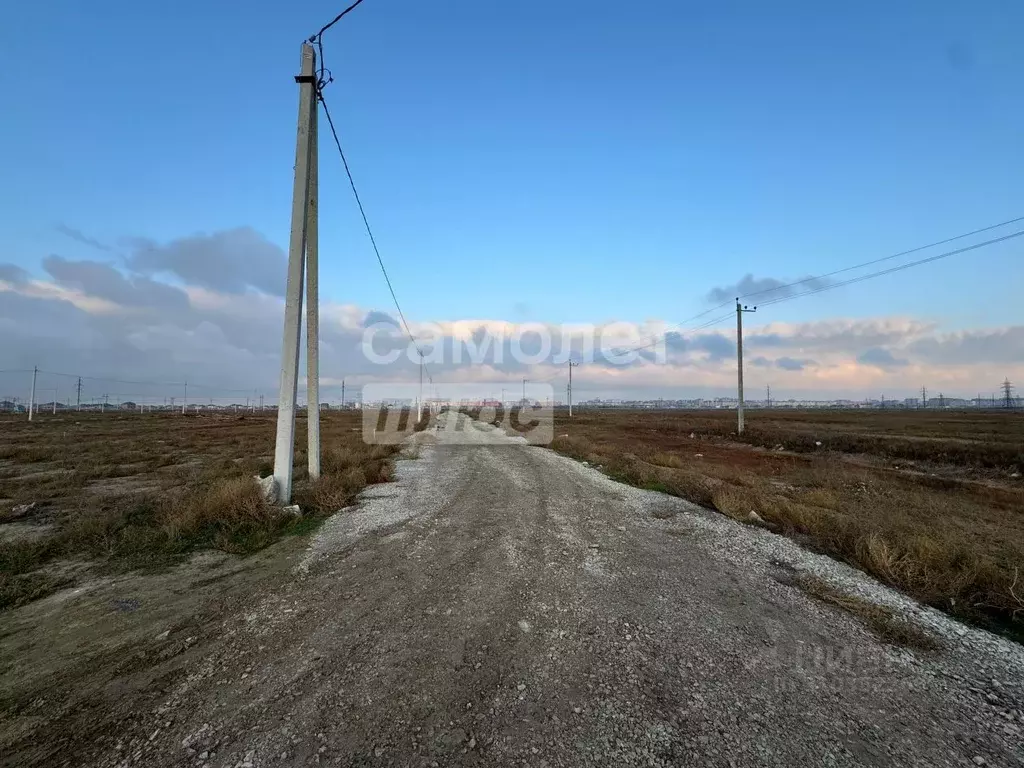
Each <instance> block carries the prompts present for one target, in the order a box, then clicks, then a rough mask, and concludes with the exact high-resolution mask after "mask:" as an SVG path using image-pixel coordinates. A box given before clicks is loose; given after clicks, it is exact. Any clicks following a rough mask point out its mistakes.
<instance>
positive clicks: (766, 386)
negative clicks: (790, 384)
mask: <svg viewBox="0 0 1024 768" xmlns="http://www.w3.org/2000/svg"><path fill="white" fill-rule="evenodd" d="M765 389H766V390H767V391H768V400H767V403H766V406H765V407H767V408H771V407H772V385H771V384H765Z"/></svg>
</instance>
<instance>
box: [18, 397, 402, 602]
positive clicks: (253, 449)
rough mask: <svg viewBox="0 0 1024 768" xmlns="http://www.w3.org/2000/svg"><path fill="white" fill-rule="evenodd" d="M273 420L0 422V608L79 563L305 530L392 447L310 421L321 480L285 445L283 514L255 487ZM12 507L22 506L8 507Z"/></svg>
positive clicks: (90, 417)
mask: <svg viewBox="0 0 1024 768" xmlns="http://www.w3.org/2000/svg"><path fill="white" fill-rule="evenodd" d="M276 422H277V416H276V414H270V413H267V414H259V413H257V414H238V415H235V414H203V415H198V416H197V415H192V414H190V415H188V416H182V415H180V414H162V413H161V414H136V413H132V414H103V415H100V414H63V415H59V416H51V417H47V416H46V415H40V417H39V418H38V419H36V420H34V421H33V422H31V423H29V422H28V421H27V420H26V419H25V418H24V417H10V416H8V417H0V430H2V435H3V437H2V440H0V609H3V608H7V607H14V606H17V605H21V604H23V603H25V602H29V601H31V600H34V599H37V598H39V597H42V596H45V595H46V594H49V593H50V592H52V591H53V590H55V589H58V588H60V587H63V586H65V585H67V584H69V583H72V582H74V580H75V579H76V574H79V573H81V571H82V566H83V565H85V564H90V563H91V564H96V563H102V564H103V565H104V566H106V567H112V568H118V569H124V568H138V567H154V566H163V565H168V564H172V563H174V562H177V561H180V560H181V559H183V558H185V557H187V556H188V555H189V554H190V553H192V552H193V551H195V550H198V549H211V548H212V549H220V550H223V551H225V552H230V553H235V554H239V555H245V554H249V553H251V552H254V551H257V550H259V549H262V548H263V547H266V546H267V545H268V544H270V543H272V542H273V541H275V540H276V539H278V538H280V537H281V536H284V535H288V534H290V533H301V532H306V531H309V530H310V529H311V528H313V527H315V526H316V525H317V523H318V522H319V521H320V520H322V519H323V518H324V517H325V516H327V515H329V514H331V513H333V512H335V511H337V510H338V509H341V508H342V507H344V506H346V505H348V504H350V503H351V502H352V501H353V499H354V498H355V496H356V494H358V493H359V491H360V490H362V489H363V488H364V487H365V486H366V485H368V484H372V483H379V482H384V481H386V480H388V479H390V477H391V472H392V458H393V456H394V454H395V453H397V452H398V450H399V446H389V445H367V444H365V443H364V442H363V439H362V430H361V416H360V414H359V412H358V411H342V412H337V411H331V412H324V413H322V414H321V445H322V453H321V465H322V474H321V477H320V479H319V480H317V481H316V482H310V480H309V478H308V475H307V472H306V464H307V461H306V446H305V443H306V437H305V431H304V430H303V429H302V428H301V424H302V419H301V418H300V419H299V426H300V429H299V430H297V431H298V432H299V434H298V435H297V440H296V452H295V470H294V474H293V478H294V479H293V483H294V488H293V502H294V503H296V504H298V505H299V506H300V508H301V510H302V515H301V516H295V515H293V514H290V513H288V512H284V511H282V510H281V509H280V508H277V507H274V506H271V505H270V504H268V503H267V502H266V501H265V500H264V498H263V496H262V494H261V492H260V489H259V486H258V485H257V483H256V481H255V479H254V478H255V476H256V475H263V476H266V475H268V474H270V472H271V470H272V468H273V456H272V451H273V446H274V434H275V427H276ZM22 505H32V506H31V509H29V510H27V511H20V512H19V513H18V514H15V513H14V510H15V509H16V508H19V507H21V506H22Z"/></svg>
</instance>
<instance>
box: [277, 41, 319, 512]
mask: <svg viewBox="0 0 1024 768" xmlns="http://www.w3.org/2000/svg"><path fill="white" fill-rule="evenodd" d="M315 73H316V52H315V51H314V50H313V46H312V45H310V44H309V43H303V44H302V64H301V71H300V74H299V75H297V76H296V77H295V82H296V83H298V85H299V112H298V122H297V128H296V134H295V175H294V178H293V180H292V215H291V234H290V236H289V239H288V281H287V284H286V288H285V308H284V336H283V339H282V342H281V380H280V387H279V388H278V398H277V437H276V441H275V446H274V480H275V481H276V482H277V489H278V501H279V502H282V503H284V504H287V503H289V502H290V501H291V497H292V466H293V462H294V459H295V454H294V451H295V400H296V395H297V394H298V384H299V379H298V370H299V338H300V336H301V333H302V287H303V285H302V283H303V277H304V275H305V267H306V245H307V236H308V232H307V230H308V227H309V200H310V185H311V175H310V162H311V160H312V147H313V141H312V132H313V131H314V130H316V122H315V117H314V115H315V114H316V74H315ZM313 220H314V222H315V221H316V218H315V217H314V218H313ZM315 279H316V276H315V275H314V276H313V280H315ZM317 309H318V308H317V307H315V306H311V305H309V304H307V307H306V310H307V312H309V313H314V312H316V311H317ZM309 343H310V348H317V349H318V348H319V345H318V344H314V343H313V342H309ZM306 410H307V412H308V411H309V409H308V408H307V409H306ZM314 454H315V455H316V456H318V457H319V455H320V447H319V445H318V446H316V450H314V451H310V452H309V455H310V459H311V460H312V457H313V455H314Z"/></svg>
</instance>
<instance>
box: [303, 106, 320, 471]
mask: <svg viewBox="0 0 1024 768" xmlns="http://www.w3.org/2000/svg"><path fill="white" fill-rule="evenodd" d="M317 114H318V110H317V108H316V101H314V102H313V113H312V114H311V115H310V129H309V192H308V193H307V200H306V441H307V442H306V457H307V460H308V462H309V479H310V480H316V479H318V478H319V477H320V285H319V282H318V281H319V279H320V265H319V253H318V249H319V246H320V242H319V240H320V238H319V235H318V230H317V227H318V213H317V196H318V193H319V189H318V186H319V178H318V176H319V174H318V172H317V166H318V165H319V147H318V146H317Z"/></svg>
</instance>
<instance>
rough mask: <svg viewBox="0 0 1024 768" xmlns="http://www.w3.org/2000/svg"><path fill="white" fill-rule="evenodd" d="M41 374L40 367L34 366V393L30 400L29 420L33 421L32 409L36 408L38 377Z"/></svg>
mask: <svg viewBox="0 0 1024 768" xmlns="http://www.w3.org/2000/svg"><path fill="white" fill-rule="evenodd" d="M38 375H39V368H38V367H37V366H32V394H31V396H30V397H29V400H28V420H29V421H32V411H34V410H35V408H36V377H37V376H38Z"/></svg>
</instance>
